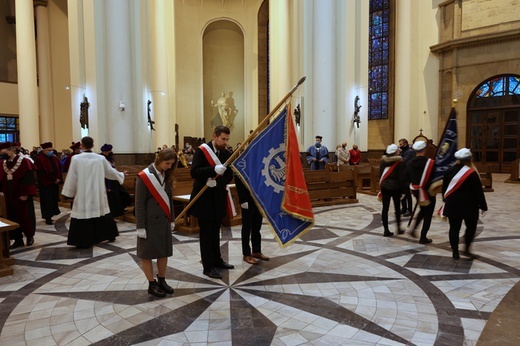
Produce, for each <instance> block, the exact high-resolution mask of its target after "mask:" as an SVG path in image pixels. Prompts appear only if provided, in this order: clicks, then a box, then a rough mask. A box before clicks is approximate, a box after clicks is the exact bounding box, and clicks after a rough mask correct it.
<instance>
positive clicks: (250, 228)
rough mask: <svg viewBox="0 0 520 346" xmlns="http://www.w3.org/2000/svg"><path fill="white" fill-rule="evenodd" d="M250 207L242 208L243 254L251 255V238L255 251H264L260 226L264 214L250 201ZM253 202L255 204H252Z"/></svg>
mask: <svg viewBox="0 0 520 346" xmlns="http://www.w3.org/2000/svg"><path fill="white" fill-rule="evenodd" d="M248 204H249V208H248V209H244V208H242V255H244V256H251V247H250V246H249V239H251V245H252V246H253V252H257V253H260V252H262V248H261V244H260V243H261V240H262V236H261V235H260V228H262V214H260V211H258V208H257V207H256V205H254V204H253V203H248ZM252 204H253V205H252Z"/></svg>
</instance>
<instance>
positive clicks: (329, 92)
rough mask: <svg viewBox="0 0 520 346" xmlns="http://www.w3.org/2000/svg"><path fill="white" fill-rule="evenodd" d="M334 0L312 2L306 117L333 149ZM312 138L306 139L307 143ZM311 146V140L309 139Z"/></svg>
mask: <svg viewBox="0 0 520 346" xmlns="http://www.w3.org/2000/svg"><path fill="white" fill-rule="evenodd" d="M335 9H336V7H335V1H334V0H320V1H317V0H315V1H314V6H313V14H314V19H313V22H314V32H313V34H314V39H313V43H314V49H313V63H314V64H313V76H314V80H313V81H312V85H313V89H314V90H313V95H314V100H313V108H312V111H311V112H310V114H309V112H307V114H306V116H311V117H312V118H313V125H314V126H313V128H314V135H320V136H323V144H324V145H325V146H326V147H327V148H328V149H329V150H330V151H333V150H334V149H335V148H336V142H337V139H336V131H335V125H336V113H337V103H336V54H337V51H336V48H335V45H336V28H335V20H334V19H335V17H336V13H335ZM310 140H311V139H310V138H308V139H307V141H310ZM312 143H314V138H313V139H312Z"/></svg>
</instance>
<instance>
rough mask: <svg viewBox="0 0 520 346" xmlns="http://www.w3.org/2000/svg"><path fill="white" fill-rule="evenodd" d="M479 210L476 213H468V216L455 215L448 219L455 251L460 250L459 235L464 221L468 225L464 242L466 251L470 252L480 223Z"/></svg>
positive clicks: (451, 242) (452, 247)
mask: <svg viewBox="0 0 520 346" xmlns="http://www.w3.org/2000/svg"><path fill="white" fill-rule="evenodd" d="M478 211H479V210H478V209H476V210H475V211H474V212H473V211H472V212H470V213H466V215H455V216H450V217H448V220H449V222H450V245H451V249H452V250H453V251H457V250H458V249H459V233H460V228H461V226H462V221H464V224H465V225H466V233H465V234H464V242H465V243H466V251H469V247H470V246H471V243H473V239H475V233H476V232H477V223H478Z"/></svg>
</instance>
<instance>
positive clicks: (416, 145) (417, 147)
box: [412, 141, 426, 151]
mask: <svg viewBox="0 0 520 346" xmlns="http://www.w3.org/2000/svg"><path fill="white" fill-rule="evenodd" d="M412 148H413V150H415V151H422V150H424V149H425V148H426V142H425V141H417V142H415V143H414V144H413V145H412Z"/></svg>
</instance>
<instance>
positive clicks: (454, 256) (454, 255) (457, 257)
mask: <svg viewBox="0 0 520 346" xmlns="http://www.w3.org/2000/svg"><path fill="white" fill-rule="evenodd" d="M459 258H460V255H459V252H458V251H453V259H456V260H458V259H459Z"/></svg>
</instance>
